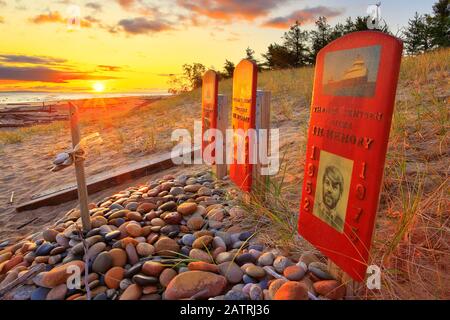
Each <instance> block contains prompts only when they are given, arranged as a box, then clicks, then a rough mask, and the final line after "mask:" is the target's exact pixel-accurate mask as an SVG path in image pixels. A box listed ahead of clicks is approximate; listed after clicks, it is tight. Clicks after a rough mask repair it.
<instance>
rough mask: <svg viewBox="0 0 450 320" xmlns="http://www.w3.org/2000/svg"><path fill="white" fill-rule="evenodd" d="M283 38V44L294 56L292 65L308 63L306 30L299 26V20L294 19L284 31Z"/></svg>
mask: <svg viewBox="0 0 450 320" xmlns="http://www.w3.org/2000/svg"><path fill="white" fill-rule="evenodd" d="M283 40H284V42H283V46H284V47H285V48H286V49H287V50H288V51H290V52H292V54H293V55H294V56H295V64H294V67H300V66H303V65H305V64H307V63H308V57H307V54H308V49H307V41H308V32H307V31H303V30H302V29H301V28H300V22H298V21H295V24H294V25H292V26H291V27H290V28H289V31H288V32H285V33H284V36H283Z"/></svg>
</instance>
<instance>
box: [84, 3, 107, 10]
mask: <svg viewBox="0 0 450 320" xmlns="http://www.w3.org/2000/svg"><path fill="white" fill-rule="evenodd" d="M86 7H87V8H90V9H93V10H95V11H102V9H103V7H102V5H101V4H100V3H97V2H88V3H86Z"/></svg>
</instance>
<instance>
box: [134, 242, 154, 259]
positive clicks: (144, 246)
mask: <svg viewBox="0 0 450 320" xmlns="http://www.w3.org/2000/svg"><path fill="white" fill-rule="evenodd" d="M136 251H137V253H138V255H140V256H141V257H148V256H151V255H152V254H153V253H155V247H153V246H152V245H151V244H149V243H146V242H142V243H138V245H137V246H136Z"/></svg>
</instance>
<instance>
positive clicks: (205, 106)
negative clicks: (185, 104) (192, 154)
mask: <svg viewBox="0 0 450 320" xmlns="http://www.w3.org/2000/svg"><path fill="white" fill-rule="evenodd" d="M218 88H219V79H218V77H217V73H216V72H215V71H213V70H208V71H206V73H205V74H204V75H203V83H202V153H203V152H204V151H205V148H206V146H207V145H209V144H210V143H212V142H213V141H211V140H210V141H205V140H204V139H203V137H204V136H205V132H206V131H207V130H208V129H217V100H218V98H217V96H218V90H219V89H218Z"/></svg>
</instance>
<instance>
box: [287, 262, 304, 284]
mask: <svg viewBox="0 0 450 320" xmlns="http://www.w3.org/2000/svg"><path fill="white" fill-rule="evenodd" d="M305 273H306V270H305V269H304V268H302V267H300V266H297V265H294V266H289V267H286V269H284V272H283V275H284V276H285V277H286V278H287V279H288V280H292V281H299V280H301V279H302V278H303V277H304V275H305Z"/></svg>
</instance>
